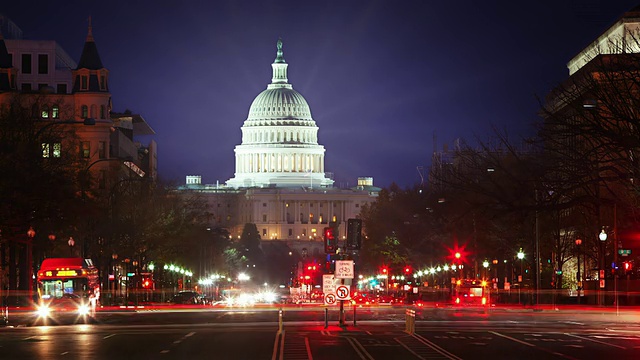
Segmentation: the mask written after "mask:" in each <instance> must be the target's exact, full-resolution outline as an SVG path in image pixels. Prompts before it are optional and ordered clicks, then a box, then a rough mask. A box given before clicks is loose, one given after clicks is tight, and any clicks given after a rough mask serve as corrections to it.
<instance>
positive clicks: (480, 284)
mask: <svg viewBox="0 0 640 360" xmlns="http://www.w3.org/2000/svg"><path fill="white" fill-rule="evenodd" d="M452 301H453V303H454V304H455V305H488V304H489V288H488V287H487V282H486V281H484V280H478V279H459V280H457V281H456V284H455V287H454V289H453V299H452Z"/></svg>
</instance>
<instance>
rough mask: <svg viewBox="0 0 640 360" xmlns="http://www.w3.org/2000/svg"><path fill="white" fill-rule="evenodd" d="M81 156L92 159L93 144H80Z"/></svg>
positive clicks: (86, 142)
mask: <svg viewBox="0 0 640 360" xmlns="http://www.w3.org/2000/svg"><path fill="white" fill-rule="evenodd" d="M80 156H81V157H83V158H85V159H88V158H90V157H91V143H90V142H88V141H81V142H80Z"/></svg>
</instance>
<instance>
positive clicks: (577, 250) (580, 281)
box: [576, 239, 582, 305]
mask: <svg viewBox="0 0 640 360" xmlns="http://www.w3.org/2000/svg"><path fill="white" fill-rule="evenodd" d="M580 245H582V239H576V252H577V254H576V256H577V257H578V274H577V276H576V277H577V281H578V286H576V290H577V292H578V305H580V290H581V289H580V288H581V287H582V277H580Z"/></svg>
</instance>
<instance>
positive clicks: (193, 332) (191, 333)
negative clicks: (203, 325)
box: [184, 331, 196, 338]
mask: <svg viewBox="0 0 640 360" xmlns="http://www.w3.org/2000/svg"><path fill="white" fill-rule="evenodd" d="M195 333H196V332H195V331H192V332H190V333H188V334H187V335H185V336H184V337H185V338H188V337H191V336H193V335H195Z"/></svg>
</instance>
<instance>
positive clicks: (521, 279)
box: [516, 248, 524, 303]
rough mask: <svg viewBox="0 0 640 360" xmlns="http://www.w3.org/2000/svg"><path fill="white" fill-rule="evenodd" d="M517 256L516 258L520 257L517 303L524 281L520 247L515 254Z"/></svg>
mask: <svg viewBox="0 0 640 360" xmlns="http://www.w3.org/2000/svg"><path fill="white" fill-rule="evenodd" d="M516 255H517V256H518V259H520V279H518V280H520V286H518V303H521V300H520V292H521V290H522V285H523V283H524V274H523V273H524V271H523V268H524V266H523V263H524V252H523V251H522V248H520V251H518V254H516Z"/></svg>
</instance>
